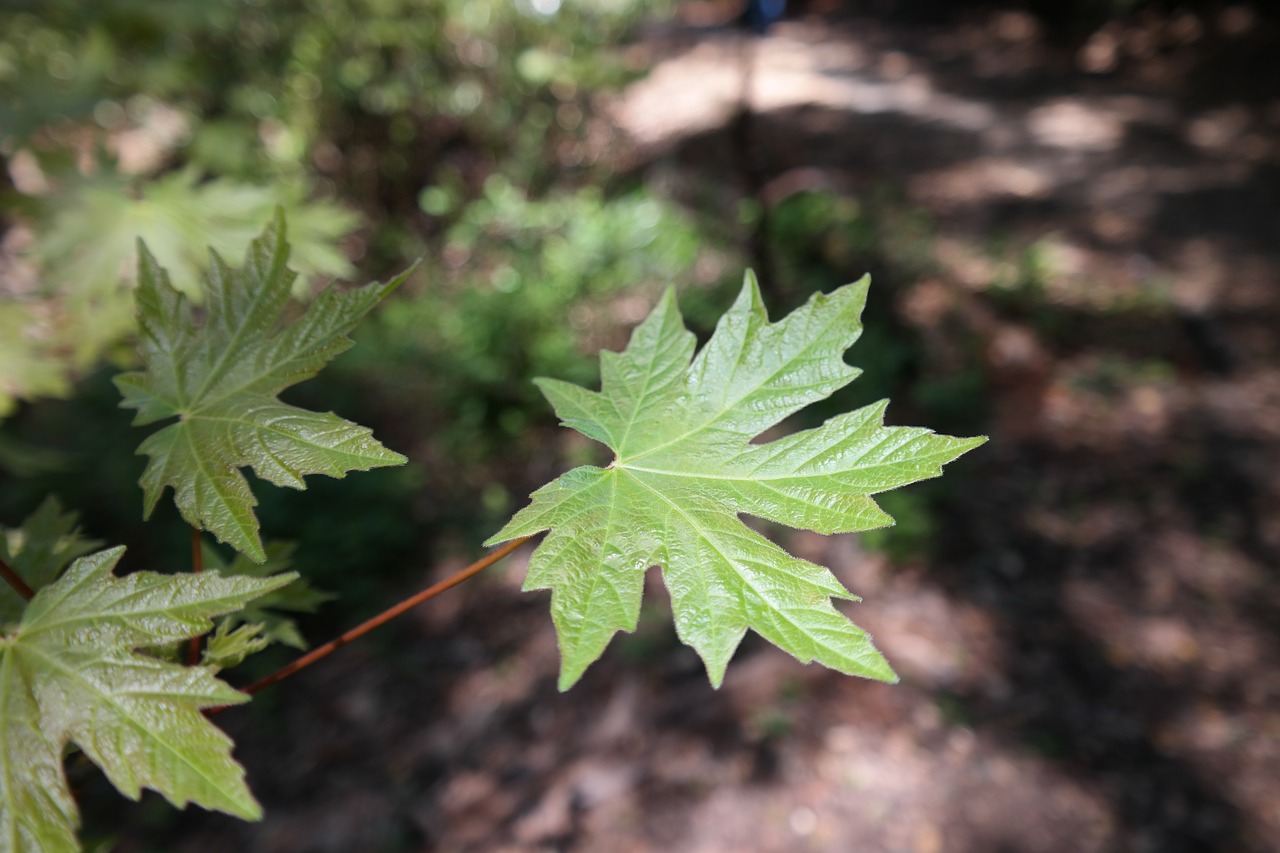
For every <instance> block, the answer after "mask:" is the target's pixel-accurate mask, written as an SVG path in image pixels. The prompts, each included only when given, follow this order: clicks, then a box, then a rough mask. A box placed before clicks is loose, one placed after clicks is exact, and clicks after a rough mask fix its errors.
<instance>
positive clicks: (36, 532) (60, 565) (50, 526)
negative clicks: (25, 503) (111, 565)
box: [0, 495, 102, 625]
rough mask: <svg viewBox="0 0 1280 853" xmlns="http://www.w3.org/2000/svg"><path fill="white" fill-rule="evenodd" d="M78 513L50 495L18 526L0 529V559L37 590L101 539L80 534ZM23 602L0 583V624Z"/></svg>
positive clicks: (13, 615)
mask: <svg viewBox="0 0 1280 853" xmlns="http://www.w3.org/2000/svg"><path fill="white" fill-rule="evenodd" d="M78 518H79V517H78V516H77V515H76V513H74V512H63V510H62V505H61V504H60V503H58V499H57V498H56V497H54V496H52V495H50V496H49V497H48V498H46V499H45V501H44V503H42V504H40V506H39V508H37V509H36V511H35V512H33V513H31V515H29V516H27V518H26V519H25V520H24V521H23V522H22V525H21V526H20V527H16V528H10V529H7V530H6V529H0V560H4V562H5V563H7V564H8V566H9V568H11V569H13V570H14V571H15V572H17V573H18V577H20V578H22V579H23V580H24V581H26V582H27V586H29V587H31V588H32V589H33V590H36V591H37V592H38V591H39V590H40V589H42V588H43V587H45V586H47V585H49V584H50V583H53V581H54V580H56V579H57V577H58V576H59V575H60V574H62V570H63V569H65V568H66V567H67V565H68V564H70V563H71V561H72V560H74V559H75V558H76V557H82V556H84V555H85V554H87V553H89V552H90V551H92V550H94V549H95V548H97V547H99V546H100V545H101V544H102V543H101V542H99V541H97V540H96V539H89V538H88V537H86V536H83V535H81V533H80V529H79V528H78V527H77V521H78ZM25 606H26V602H25V601H23V600H22V597H21V596H19V595H18V593H17V591H15V590H14V589H12V588H11V587H10V586H9V585H8V584H0V625H4V624H7V623H9V622H11V621H13V620H15V619H17V618H18V616H19V615H21V613H22V610H23V608H24V607H25Z"/></svg>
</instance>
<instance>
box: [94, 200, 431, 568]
mask: <svg viewBox="0 0 1280 853" xmlns="http://www.w3.org/2000/svg"><path fill="white" fill-rule="evenodd" d="M139 255H140V262H139V276H138V277H139V283H138V325H139V329H140V331H139V337H140V340H139V345H138V348H139V351H140V352H141V354H142V357H143V361H144V363H145V365H146V370H145V371H142V372H133V373H126V374H124V375H122V376H120V377H118V378H117V379H116V385H117V387H119V389H120V391H121V393H122V394H123V395H124V401H123V402H122V403H121V405H123V406H125V407H128V408H132V409H136V410H137V415H136V416H135V418H134V423H135V424H139V425H141V424H149V423H154V422H156V421H161V420H167V419H169V418H177V419H178V420H177V422H176V423H172V424H169V425H168V426H166V427H165V428H163V429H161V430H160V431H159V432H156V433H154V434H153V435H151V436H149V437H148V438H147V439H146V440H145V441H143V443H142V445H141V446H140V447H139V449H138V450H139V453H144V454H146V455H147V456H149V457H150V460H149V461H148V463H147V467H146V469H145V470H144V471H143V474H142V479H141V481H140V484H141V485H142V489H143V501H144V510H145V514H146V515H147V516H150V514H151V512H152V510H154V509H155V506H156V503H157V502H158V501H159V500H160V497H161V495H162V494H163V493H164V491H165V489H166V488H168V487H170V486H171V487H173V490H174V500H175V502H176V503H177V505H178V509H179V510H180V511H181V513H182V517H183V518H184V519H186V520H187V522H188V523H189V524H191V525H192V526H194V527H199V528H203V529H205V530H208V531H210V532H211V533H213V534H214V535H215V536H217V537H218V539H220V540H222V541H223V542H226V543H227V544H229V545H231V546H232V547H234V548H236V549H237V550H239V551H241V552H242V553H244V554H247V555H249V556H250V557H252V558H253V559H254V560H256V561H258V562H261V561H263V560H264V559H266V552H265V551H264V550H263V547H262V540H261V538H260V536H259V532H258V520H257V517H256V515H255V514H254V510H253V508H254V506H256V504H257V501H256V499H255V498H254V497H253V494H252V492H251V491H250V489H249V484H248V482H247V481H246V479H245V477H244V474H243V473H241V471H240V469H241V468H243V467H251V468H252V469H253V471H254V473H255V474H257V475H258V476H259V477H261V478H263V479H265V480H268V481H270V482H272V483H275V484H276V485H278V486H289V487H291V488H295V489H303V488H305V487H306V484H305V482H304V480H303V477H304V476H305V475H307V474H327V475H329V476H331V477H342V476H344V475H345V474H346V473H347V472H348V471H355V470H359V471H364V470H368V469H370V468H377V467H382V466H386V465H401V464H403V463H404V461H405V460H404V457H403V456H401V455H400V454H398V453H393V452H392V451H390V450H387V449H386V448H385V447H383V446H382V445H381V444H380V443H379V442H378V441H376V440H375V439H374V438H373V436H372V434H371V432H370V430H369V429H367V428H366V427H363V426H359V425H357V424H354V423H351V422H350V421H346V420H343V419H342V418H339V417H338V416H336V415H334V414H333V413H331V412H326V413H320V412H311V411H307V410H306V409H301V408H298V407H297V406H291V405H288V404H286V403H282V402H281V401H280V400H279V399H278V397H277V395H278V394H279V393H280V392H281V391H282V390H284V389H285V388H287V387H289V386H290V385H294V384H296V383H298V382H301V381H302V380H304V379H308V378H310V377H312V376H314V375H315V374H316V373H317V372H318V371H319V370H320V369H321V368H322V367H323V366H324V365H325V364H327V363H328V362H329V361H330V360H331V359H332V358H333V357H334V356H336V355H338V354H339V353H341V352H343V351H344V350H346V349H347V348H348V347H350V346H351V339H350V338H348V337H347V334H346V333H347V332H348V331H350V330H351V328H352V327H353V326H354V325H355V324H356V323H357V322H358V321H359V320H360V318H362V317H363V316H364V315H365V314H366V313H368V312H369V311H370V310H371V309H372V308H373V307H374V306H375V305H377V304H378V302H379V301H380V300H382V298H383V297H385V296H386V295H387V294H388V293H390V292H391V291H392V290H394V289H395V287H396V286H398V285H399V284H400V282H401V281H402V280H403V279H404V278H405V277H406V276H407V275H408V272H405V273H403V274H402V275H400V276H399V277H397V278H395V279H393V280H392V281H390V282H388V283H386V284H379V283H374V284H370V285H366V286H365V287H360V288H356V289H353V290H348V291H337V290H333V289H330V290H327V291H325V292H324V293H322V294H320V296H319V297H317V298H316V300H315V302H313V303H312V304H311V305H310V306H309V307H308V308H307V309H306V311H305V312H304V313H303V314H302V316H300V317H299V318H298V319H296V320H294V321H293V322H290V323H287V324H282V322H281V318H282V314H283V313H284V310H285V307H286V304H287V302H288V299H289V290H290V286H291V284H292V282H293V279H294V274H293V273H292V272H291V271H290V270H289V269H288V267H287V266H286V262H287V260H288V256H289V245H288V243H287V242H286V241H285V226H284V219H283V215H282V214H278V215H277V217H276V220H275V222H274V223H272V224H271V225H270V226H268V227H267V229H266V231H264V232H263V234H262V236H261V237H259V238H258V239H257V240H255V241H253V243H252V244H251V245H250V247H249V251H248V253H247V255H246V257H245V262H244V265H243V266H242V267H240V268H239V269H235V268H231V267H229V266H227V265H226V263H225V262H223V260H222V259H221V258H220V257H218V255H217V254H216V253H215V254H214V255H213V263H212V266H211V269H210V272H209V275H208V281H207V282H206V284H205V286H204V292H205V303H204V306H203V310H202V312H201V313H202V314H203V323H197V321H196V313H197V312H196V308H195V306H193V305H192V303H191V302H190V301H189V299H188V298H187V296H186V295H184V294H183V293H182V292H181V291H180V290H177V289H175V288H174V287H173V285H172V284H171V283H170V281H169V277H168V274H167V273H166V272H165V270H164V269H162V268H161V267H160V266H159V264H157V263H156V260H155V258H154V257H152V255H151V253H150V252H148V251H147V249H146V247H145V246H141V245H140V247H139Z"/></svg>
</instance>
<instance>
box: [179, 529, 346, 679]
mask: <svg viewBox="0 0 1280 853" xmlns="http://www.w3.org/2000/svg"><path fill="white" fill-rule="evenodd" d="M296 550H297V546H296V545H294V543H292V542H268V543H267V544H266V549H265V551H266V555H267V559H266V560H265V561H264V562H262V563H255V562H253V561H252V560H250V559H249V558H247V557H245V556H244V555H243V554H236V556H235V559H233V560H231V561H227V560H225V559H223V556H222V555H221V554H219V553H218V552H217V551H216V550H215V549H214V548H212V547H209V546H208V545H206V546H205V547H204V565H205V567H206V568H213V569H217V570H218V572H219V573H220V574H221V575H222V576H223V577H240V576H244V577H254V578H265V577H271V576H273V575H278V574H282V573H284V572H287V571H289V569H290V568H291V567H292V565H293V554H294V551H296ZM335 597H336V596H334V595H333V594H332V593H328V592H324V591H322V590H318V589H316V588H315V587H313V586H311V585H310V584H309V583H308V582H307V581H306V579H305V578H298V579H297V580H295V581H294V582H293V583H291V584H289V585H287V586H284V587H281V588H280V589H277V590H275V591H274V592H270V593H268V594H267V595H264V596H261V597H260V598H256V599H254V600H253V601H252V602H250V603H249V604H247V605H245V606H244V608H243V609H241V610H237V611H236V612H235V613H231V614H229V615H227V616H225V617H223V619H222V620H221V621H220V622H219V623H218V628H219V629H220V630H221V631H223V632H224V633H225V632H230V631H231V629H232V628H235V627H236V626H243V625H246V624H248V625H257V626H258V629H259V636H260V637H261V638H262V639H263V640H265V641H267V642H268V643H280V644H282V645H286V646H290V647H292V648H295V649H298V650H299V651H306V650H307V641H306V640H305V639H303V637H302V632H301V631H299V630H298V624H297V623H296V622H294V621H293V620H292V619H290V618H289V617H288V616H285V615H284V612H293V613H315V612H316V609H317V608H318V607H319V606H320V605H321V604H324V603H325V602H326V601H329V600H330V599H332V598H335ZM228 636H230V634H228ZM241 636H247V635H241ZM224 665H226V666H229V665H230V664H224Z"/></svg>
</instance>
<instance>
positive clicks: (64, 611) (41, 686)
mask: <svg viewBox="0 0 1280 853" xmlns="http://www.w3.org/2000/svg"><path fill="white" fill-rule="evenodd" d="M123 552H124V549H123V548H113V549H110V550H107V551H100V552H98V553H96V554H92V555H90V556H87V557H81V558H79V559H77V560H76V561H75V562H74V563H72V564H71V566H70V568H68V569H67V571H66V573H65V574H64V575H63V576H62V577H61V578H60V579H58V580H57V581H55V582H54V583H52V584H50V585H49V586H47V587H45V588H44V589H42V590H41V591H40V592H38V593H37V594H36V596H35V598H33V599H32V600H31V602H30V603H29V604H28V605H27V608H26V611H25V612H24V613H23V615H22V619H21V621H20V622H19V623H17V624H16V625H12V626H9V627H7V628H6V629H5V630H4V631H3V633H0V741H2V743H3V747H2V749H3V753H2V754H0V849H3V850H5V851H12V853H27V851H30V853H57V851H75V850H78V849H79V845H78V844H77V843H76V839H75V829H76V825H77V823H78V821H79V818H78V814H77V811H76V807H75V803H74V801H73V800H72V798H71V792H70V790H69V789H68V787H67V780H66V777H65V775H64V773H63V766H62V756H63V749H64V747H65V746H66V745H67V744H68V743H74V744H75V745H77V746H78V747H79V748H80V749H81V750H82V751H83V752H84V754H85V755H86V756H88V758H89V759H90V760H91V761H93V763H95V764H97V765H98V766H99V767H100V768H102V770H103V772H104V773H105V774H106V776H107V778H108V779H109V780H110V781H111V783H112V784H113V785H115V787H116V788H117V789H118V790H119V791H120V792H121V793H122V794H124V795H125V796H127V797H130V798H132V799H134V800H136V799H138V798H139V797H140V796H141V792H142V788H144V787H145V788H152V789H154V790H156V791H159V792H160V793H161V794H162V795H164V797H165V798H166V799H168V800H169V802H171V803H173V804H174V805H175V806H177V807H179V808H180V807H182V806H184V805H185V804H186V803H188V802H194V803H197V804H199V805H201V806H204V807H205V808H209V809H216V810H218V811H222V812H226V813H227V814H231V815H235V816H237V817H241V818H244V819H246V820H257V819H259V818H260V817H261V814H262V813H261V809H260V808H259V806H258V804H257V802H256V801H255V800H254V798H253V795H252V794H251V793H250V792H249V789H248V787H247V786H246V785H245V782H244V769H243V768H242V767H241V766H240V765H239V764H237V763H236V762H235V761H234V760H233V759H232V758H231V740H230V738H228V737H227V736H226V735H225V734H223V733H222V731H221V730H219V729H218V728H217V727H215V726H214V725H213V724H212V723H210V722H209V721H208V720H207V719H206V718H205V716H204V715H203V714H201V713H200V710H201V709H202V708H208V707H213V706H218V705H227V704H235V703H239V702H246V701H248V698H249V697H248V696H246V695H245V694H243V693H240V692H239V691H236V690H233V689H232V688H231V687H229V686H228V685H226V684H224V683H223V682H221V681H219V680H217V679H216V678H214V677H213V674H212V673H211V672H210V671H209V670H208V669H206V668H204V667H183V666H178V665H175V664H172V663H166V662H165V661H162V660H159V659H157V658H155V657H151V656H148V655H145V654H140V653H138V652H137V651H135V649H138V648H139V647H145V646H154V645H161V644H165V643H172V642H174V641H177V640H181V639H183V638H186V637H192V636H197V635H200V634H203V633H205V632H206V631H208V630H209V628H210V627H212V622H211V617H213V616H217V615H219V614H222V613H226V612H228V611H232V610H236V609H238V608H240V607H243V606H244V604H245V602H247V601H249V600H250V599H252V598H254V597H255V596H258V595H262V594H263V593H267V592H270V591H271V590H273V589H276V588H278V587H280V586H282V585H283V584H286V583H288V582H289V581H290V580H292V578H293V576H291V575H285V576H281V577H277V578H270V579H257V578H223V577H220V576H219V575H218V573H217V572H212V571H211V572H202V573H201V574H198V575H195V574H187V575H161V574H156V573H154V572H136V573H134V574H131V575H128V576H127V577H123V578H116V577H114V576H113V575H112V569H113V568H114V567H115V565H116V563H117V562H118V561H119V559H120V555H121V554H122V553H123Z"/></svg>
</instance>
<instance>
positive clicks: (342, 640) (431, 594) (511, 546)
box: [204, 536, 533, 716]
mask: <svg viewBox="0 0 1280 853" xmlns="http://www.w3.org/2000/svg"><path fill="white" fill-rule="evenodd" d="M532 538H533V537H532V536H522V537H520V538H519V539H513V540H512V541H510V542H508V543H507V544H505V545H503V546H502V547H501V548H499V549H498V550H496V551H493V552H492V553H489V554H486V555H485V556H484V557H481V558H480V559H479V560H476V561H475V562H474V563H472V564H471V565H469V566H467V567H466V568H465V569H462V570H460V571H458V572H455V573H454V574H452V575H450V576H449V577H447V578H445V579H444V580H442V581H440V582H439V583H437V584H433V585H432V586H429V587H427V588H426V589H424V590H422V592H419V593H417V594H416V595H412V596H410V597H409V598H406V599H405V600H404V601H401V602H400V603H399V604H396V605H394V606H392V607H389V608H387V609H386V610H384V611H382V612H381V613H379V614H378V615H377V616H374V617H373V618H372V619H368V620H366V621H364V622H362V623H360V624H359V625H357V626H356V627H354V628H352V629H351V630H350V631H347V632H346V633H345V634H343V635H342V636H340V637H336V638H334V639H332V640H330V641H329V642H327V643H325V644H324V645H323V646H319V647H317V648H314V649H312V650H311V651H309V652H307V653H306V654H305V655H303V656H302V657H300V658H298V659H297V660H295V661H293V662H292V663H290V664H286V665H285V666H283V667H281V668H280V669H278V670H276V671H275V672H273V673H271V674H270V675H268V676H267V677H265V678H261V679H259V680H257V681H255V682H254V683H253V684H250V685H249V686H248V687H242V688H241V692H242V693H247V694H249V695H250V696H252V695H253V694H254V693H257V692H258V691H259V690H262V689H264V688H267V687H270V686H271V685H273V684H275V683H276V682H278V681H283V680H284V679H286V678H288V677H289V676H291V675H293V674H294V673H295V672H297V671H298V670H300V669H305V668H306V667H308V666H311V664H313V663H315V662H316V661H318V660H320V659H322V658H326V657H328V656H329V655H331V654H333V653H334V652H336V651H337V650H338V649H340V648H342V647H343V646H345V645H346V644H347V643H349V642H351V641H352V640H356V639H359V638H360V637H363V636H364V635H365V634H367V633H369V632H370V631H372V630H373V629H374V628H377V627H378V626H379V625H383V624H385V623H387V622H390V621H391V620H392V619H394V618H396V617H397V616H399V615H400V614H401V613H404V612H405V611H407V610H412V609H413V608H414V607H417V606H418V605H419V604H421V603H423V602H424V601H428V600H430V599H432V598H435V597H436V596H437V595H439V594H440V593H442V592H444V591H445V590H447V589H452V588H453V587H455V586H457V585H458V584H460V583H462V582H463V581H465V580H467V579H469V578H472V577H474V576H475V575H478V574H480V572H482V571H484V570H485V569H487V568H489V567H490V566H492V565H493V564H494V563H496V562H498V561H499V560H501V559H503V558H504V557H506V556H507V555H509V554H510V553H511V552H512V551H514V550H516V549H517V548H519V547H520V546H521V545H523V544H524V543H526V542H528V541H529V540H530V539H532ZM232 707H235V706H234V705H223V706H222V707H219V708H209V709H207V710H206V711H205V712H204V713H205V716H213V715H214V714H216V713H218V712H220V711H223V710H225V709H227V708H232Z"/></svg>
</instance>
